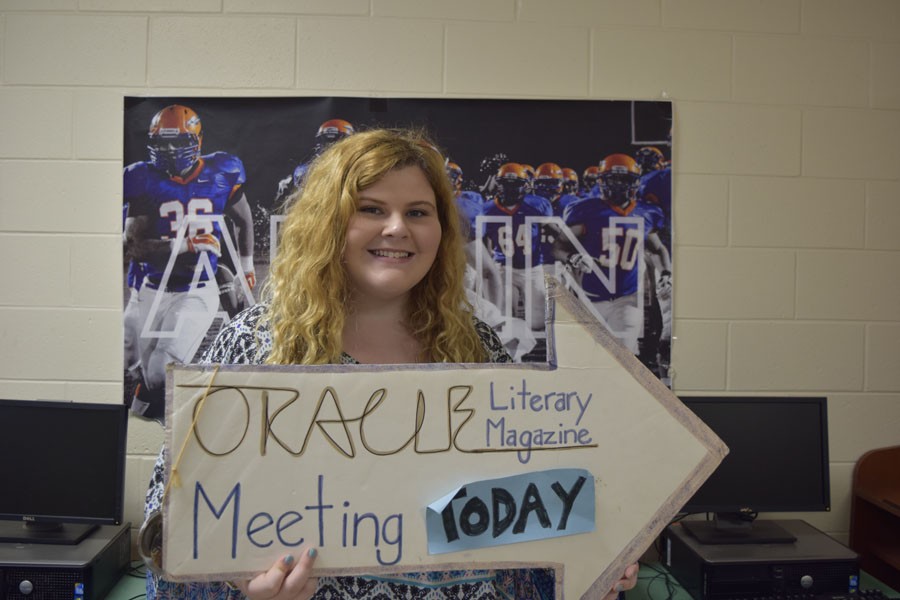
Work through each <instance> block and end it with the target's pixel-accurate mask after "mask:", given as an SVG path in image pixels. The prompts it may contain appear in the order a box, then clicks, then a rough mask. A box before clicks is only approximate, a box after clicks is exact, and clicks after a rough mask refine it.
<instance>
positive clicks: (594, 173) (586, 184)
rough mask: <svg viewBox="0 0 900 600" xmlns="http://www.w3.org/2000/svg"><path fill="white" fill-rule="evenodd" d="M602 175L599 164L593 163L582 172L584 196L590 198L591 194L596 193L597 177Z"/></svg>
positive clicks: (582, 192)
mask: <svg viewBox="0 0 900 600" xmlns="http://www.w3.org/2000/svg"><path fill="white" fill-rule="evenodd" d="M599 176H600V167H598V166H597V165H591V166H589V167H588V168H586V169H585V170H584V173H582V174H581V181H582V182H583V185H582V186H581V194H580V196H581V197H582V198H588V197H590V196H595V195H596V193H595V192H596V190H595V189H594V188H595V187H596V186H597V177H599Z"/></svg>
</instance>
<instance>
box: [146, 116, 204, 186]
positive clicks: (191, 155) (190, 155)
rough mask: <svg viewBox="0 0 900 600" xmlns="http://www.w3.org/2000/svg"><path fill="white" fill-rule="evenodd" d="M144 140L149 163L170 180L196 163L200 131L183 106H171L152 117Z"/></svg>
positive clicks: (198, 155) (201, 136)
mask: <svg viewBox="0 0 900 600" xmlns="http://www.w3.org/2000/svg"><path fill="white" fill-rule="evenodd" d="M147 137H148V143H147V149H148V150H149V152H150V164H152V165H153V166H155V167H156V168H158V169H160V170H162V171H165V172H166V173H168V174H169V176H171V177H174V176H176V175H184V174H186V173H187V172H188V171H190V170H191V169H192V168H193V167H194V165H195V164H197V161H198V160H200V145H201V144H202V142H203V129H202V126H201V125H200V117H199V116H198V115H197V113H195V112H194V111H193V110H191V109H190V108H188V107H187V106H182V105H180V104H172V105H171V106H167V107H165V108H164V109H162V110H161V111H159V112H158V113H156V114H155V115H153V119H152V120H151V121H150V130H149V131H148V132H147Z"/></svg>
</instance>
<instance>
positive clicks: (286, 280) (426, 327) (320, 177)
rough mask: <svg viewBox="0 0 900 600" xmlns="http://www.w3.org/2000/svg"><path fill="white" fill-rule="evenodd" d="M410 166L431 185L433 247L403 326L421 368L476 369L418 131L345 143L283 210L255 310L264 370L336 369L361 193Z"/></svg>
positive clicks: (447, 227)
mask: <svg viewBox="0 0 900 600" xmlns="http://www.w3.org/2000/svg"><path fill="white" fill-rule="evenodd" d="M408 166H417V167H419V168H420V169H422V172H423V173H424V174H425V177H426V179H427V180H428V182H429V183H430V184H431V188H432V190H433V191H434V195H435V199H436V201H437V211H438V219H439V221H440V224H441V232H442V233H441V242H440V246H439V248H438V252H437V256H436V258H435V261H434V264H433V265H432V266H431V269H430V270H429V271H428V273H427V274H426V275H425V277H424V278H423V279H422V281H420V282H419V283H418V284H417V285H416V286H415V287H414V288H413V289H412V290H411V292H410V302H409V315H408V317H407V326H408V327H409V329H410V331H411V333H412V334H413V335H414V336H415V337H416V338H417V339H418V340H419V342H420V344H421V346H422V348H423V350H422V356H420V357H419V360H420V361H421V362H484V361H485V360H487V356H486V353H485V350H484V348H483V346H482V344H481V342H480V339H479V337H478V334H477V333H476V331H475V325H474V321H473V316H472V306H471V305H470V304H469V302H468V301H467V300H466V295H465V289H464V283H463V274H464V271H465V256H464V253H463V244H464V240H463V237H462V233H461V230H460V220H459V216H458V213H457V210H456V202H455V199H454V195H453V191H452V189H451V186H450V181H449V179H448V177H447V174H446V172H445V169H444V157H443V156H441V154H440V152H438V150H437V149H436V147H435V146H434V144H432V143H431V142H430V141H429V140H428V138H427V137H425V135H424V134H423V133H421V132H419V131H406V130H387V129H377V130H371V131H365V132H360V133H356V134H354V135H351V136H349V137H347V138H345V139H343V140H341V141H339V142H337V143H336V144H334V145H332V146H331V147H329V148H328V150H326V151H325V152H324V153H322V155H321V156H319V157H318V158H316V159H315V161H314V162H313V164H312V165H311V166H310V169H309V171H308V172H307V174H306V177H305V179H304V181H303V185H302V188H301V189H300V191H299V192H298V193H296V194H295V195H294V196H293V197H292V198H290V199H289V200H288V203H287V207H286V214H285V220H284V223H283V226H282V228H281V237H280V242H279V244H278V254H277V256H276V257H275V259H274V260H273V261H272V266H271V270H270V273H269V278H268V281H267V282H266V285H265V287H264V290H263V300H264V301H265V302H266V303H267V305H268V308H267V312H266V316H265V317H264V320H267V321H268V324H269V326H270V328H271V331H272V352H271V353H270V355H269V357H268V359H267V361H266V362H268V363H269V364H304V365H312V364H328V363H337V362H340V356H341V352H342V348H341V340H342V335H343V329H344V322H345V316H346V307H347V306H348V300H349V290H350V285H349V280H348V277H347V273H346V270H345V269H344V266H343V265H342V263H341V254H342V252H343V248H344V240H345V238H346V233H347V224H348V222H349V221H350V218H351V217H352V216H353V215H354V214H355V213H356V211H357V204H358V198H359V193H360V191H361V190H364V189H366V188H367V187H369V186H371V185H373V184H375V183H376V182H377V181H379V180H380V179H381V178H382V177H384V175H385V174H387V173H388V172H389V171H392V170H394V169H400V168H403V167H408Z"/></svg>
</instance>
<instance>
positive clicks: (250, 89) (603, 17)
mask: <svg viewBox="0 0 900 600" xmlns="http://www.w3.org/2000/svg"><path fill="white" fill-rule="evenodd" d="M0 32H2V50H0V58H2V66H0V257H2V260H0V264H2V281H3V285H2V286H0V347H2V361H0V396H2V397H8V398H44V399H71V400H82V401H98V400H99V401H104V402H119V401H120V399H121V393H122V391H121V383H120V378H121V375H122V348H121V346H122V342H121V340H122V329H121V307H122V284H121V281H120V278H121V251H122V250H121V246H122V244H121V233H120V229H121V209H120V207H121V197H120V186H121V171H122V164H121V160H122V158H121V149H122V97H123V95H181V94H184V95H364V96H365V95H395V96H443V97H469V96H475V97H501V98H525V97H548V98H576V99H577V98H597V99H601V98H602V99H606V98H612V99H658V98H668V99H671V100H673V101H674V107H675V136H676V137H675V140H676V142H675V149H674V154H675V161H674V165H675V174H676V178H675V215H676V216H675V219H676V223H675V242H676V248H675V257H674V258H675V261H676V263H675V264H676V282H675V285H676V287H675V335H676V336H677V340H676V343H675V348H674V360H673V365H674V369H675V379H674V384H675V388H676V391H678V392H680V393H688V392H690V393H706V392H710V393H712V392H728V393H765V394H775V393H778V394H823V395H827V396H828V397H829V399H830V411H829V420H830V436H831V437H830V444H831V461H832V467H831V473H832V482H833V484H832V499H833V511H832V512H831V513H830V514H808V515H802V516H803V517H804V518H806V519H808V520H809V521H810V522H812V523H813V524H815V525H817V526H819V527H820V528H822V529H824V530H825V531H827V532H829V533H832V534H834V535H835V536H837V537H838V538H839V539H846V536H847V529H848V517H849V493H850V478H851V472H852V469H853V465H854V462H855V461H856V459H857V458H858V457H859V456H860V455H861V454H862V453H863V452H865V451H866V450H868V449H870V448H874V447H879V446H885V445H893V444H898V443H900V353H898V351H897V345H898V340H900V77H898V75H897V74H898V73H900V2H897V1H895V0H629V1H627V2H623V1H619V0H456V1H453V2H447V1H445V0H339V1H332V0H265V1H257V0H189V1H180V2H176V1H173V0H140V1H138V0H0ZM523 127H527V124H523ZM573 127H577V123H573ZM130 440H131V441H130V449H129V451H130V457H129V465H128V506H127V517H128V519H130V520H131V521H132V522H133V523H135V524H138V523H140V520H141V504H142V501H143V492H144V489H145V485H146V481H147V479H148V475H149V472H150V469H151V466H152V462H153V458H154V456H155V454H156V452H157V450H158V448H159V446H160V444H161V440H162V432H161V430H160V428H159V427H157V426H156V425H154V424H149V423H146V422H142V421H139V420H135V419H133V420H132V423H131V435H130Z"/></svg>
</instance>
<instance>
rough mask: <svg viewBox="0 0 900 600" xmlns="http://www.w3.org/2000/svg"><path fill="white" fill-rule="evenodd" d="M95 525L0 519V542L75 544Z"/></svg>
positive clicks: (95, 526)
mask: <svg viewBox="0 0 900 600" xmlns="http://www.w3.org/2000/svg"><path fill="white" fill-rule="evenodd" d="M95 529H97V525H85V524H73V523H65V524H63V523H33V522H25V523H23V522H21V521H0V542H7V543H14V544H59V545H63V546H75V545H77V544H79V543H80V542H81V540H83V539H84V538H86V537H87V536H88V535H89V534H90V533H91V532H92V531H94V530H95Z"/></svg>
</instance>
